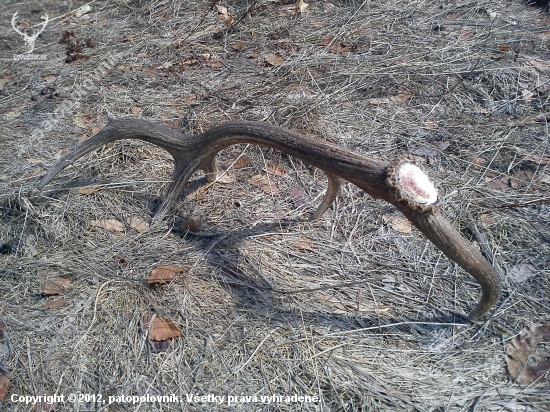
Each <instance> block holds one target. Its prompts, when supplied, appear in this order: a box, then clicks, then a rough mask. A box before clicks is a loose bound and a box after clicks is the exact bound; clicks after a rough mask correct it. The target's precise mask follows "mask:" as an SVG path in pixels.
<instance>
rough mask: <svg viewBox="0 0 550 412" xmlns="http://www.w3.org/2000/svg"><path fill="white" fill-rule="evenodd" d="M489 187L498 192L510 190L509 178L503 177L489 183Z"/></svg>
mask: <svg viewBox="0 0 550 412" xmlns="http://www.w3.org/2000/svg"><path fill="white" fill-rule="evenodd" d="M485 175H487V173H486V174H485ZM489 187H492V188H493V189H498V190H505V189H508V188H509V186H508V178H507V177H503V178H501V179H495V180H492V181H491V182H489Z"/></svg>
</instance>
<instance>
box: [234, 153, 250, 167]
mask: <svg viewBox="0 0 550 412" xmlns="http://www.w3.org/2000/svg"><path fill="white" fill-rule="evenodd" d="M250 162H251V159H250V157H247V156H241V157H239V159H238V160H237V161H236V162H235V163H233V169H242V168H244V167H246V166H248V165H249V164H250Z"/></svg>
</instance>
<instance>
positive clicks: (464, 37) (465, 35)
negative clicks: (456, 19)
mask: <svg viewBox="0 0 550 412" xmlns="http://www.w3.org/2000/svg"><path fill="white" fill-rule="evenodd" d="M472 37H474V33H472V32H471V31H467V32H466V33H461V34H460V36H458V40H470V39H471V38H472Z"/></svg>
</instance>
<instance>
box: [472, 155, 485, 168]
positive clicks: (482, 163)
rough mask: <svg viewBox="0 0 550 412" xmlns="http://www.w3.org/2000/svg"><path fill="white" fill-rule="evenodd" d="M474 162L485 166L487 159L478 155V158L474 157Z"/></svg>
mask: <svg viewBox="0 0 550 412" xmlns="http://www.w3.org/2000/svg"><path fill="white" fill-rule="evenodd" d="M472 164H474V165H476V166H484V165H485V160H484V159H482V158H481V157H476V158H474V160H472ZM478 168H479V167H478Z"/></svg>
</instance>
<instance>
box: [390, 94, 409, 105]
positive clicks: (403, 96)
mask: <svg viewBox="0 0 550 412" xmlns="http://www.w3.org/2000/svg"><path fill="white" fill-rule="evenodd" d="M412 97H413V95H412V94H411V93H406V92H401V93H397V94H396V95H395V96H393V98H392V99H395V100H397V101H398V102H399V103H407V102H408V101H409V100H411V99H412Z"/></svg>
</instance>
